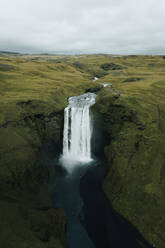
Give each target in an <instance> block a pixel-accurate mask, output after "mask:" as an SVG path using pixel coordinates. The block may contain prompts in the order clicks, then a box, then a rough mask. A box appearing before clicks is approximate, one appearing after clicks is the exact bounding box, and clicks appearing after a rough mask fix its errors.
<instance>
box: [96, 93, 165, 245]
mask: <svg viewBox="0 0 165 248" xmlns="http://www.w3.org/2000/svg"><path fill="white" fill-rule="evenodd" d="M138 104H140V102H138V99H137V102H136V104H134V103H133V102H132V101H131V99H130V98H128V97H125V96H124V95H123V96H122V95H121V97H120V98H118V99H116V98H115V96H114V94H113V93H110V92H109V89H105V90H104V91H102V93H100V95H99V97H98V99H97V103H96V105H95V106H94V107H93V111H94V113H95V115H96V116H97V118H101V119H102V121H103V123H102V125H103V127H104V132H105V133H106V135H105V136H106V139H107V137H109V138H108V139H109V144H108V145H106V146H105V147H104V153H105V158H106V161H107V176H106V178H105V181H104V191H105V193H106V194H107V196H108V197H109V199H110V201H111V202H112V205H113V207H114V208H115V209H116V210H117V211H118V212H119V213H120V214H121V215H122V216H124V217H125V218H126V219H128V220H129V221H130V222H131V223H132V224H133V225H134V226H135V227H137V229H138V230H139V231H140V232H141V233H142V234H143V236H144V237H145V238H146V239H147V240H148V241H149V242H150V243H151V244H152V245H155V247H161V248H163V247H164V238H163V237H164V226H165V218H164V216H165V212H164V211H165V210H164V206H165V197H164V187H165V180H164V179H165V178H164V159H165V157H164V151H163V149H164V138H165V136H164V127H163V125H164V119H163V117H164V116H163V114H164V113H163V111H164V110H163V109H162V108H160V109H159V107H158V106H155V107H154V109H152V113H151V112H150V113H149V112H147V111H146V109H139V108H138ZM160 113H161V114H160ZM160 115H161V118H160ZM106 142H107V141H106Z"/></svg>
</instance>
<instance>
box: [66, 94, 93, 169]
mask: <svg viewBox="0 0 165 248" xmlns="http://www.w3.org/2000/svg"><path fill="white" fill-rule="evenodd" d="M95 98H96V95H95V94H94V93H86V94H83V95H80V96H73V97H70V98H69V104H68V106H67V107H66V108H65V110H64V132H63V154H62V158H61V162H62V164H63V165H64V166H65V167H66V168H68V167H73V165H75V164H76V163H88V162H90V161H91V160H92V157H91V135H92V123H91V118H90V113H89V108H90V106H92V105H93V104H94V103H95Z"/></svg>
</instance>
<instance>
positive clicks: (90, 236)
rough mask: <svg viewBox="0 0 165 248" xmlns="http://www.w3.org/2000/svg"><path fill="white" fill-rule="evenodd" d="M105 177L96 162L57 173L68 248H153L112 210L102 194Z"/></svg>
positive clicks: (57, 201) (57, 193)
mask: <svg viewBox="0 0 165 248" xmlns="http://www.w3.org/2000/svg"><path fill="white" fill-rule="evenodd" d="M104 177H105V170H104V167H103V166H101V165H100V164H99V163H96V162H93V163H91V164H79V165H77V167H75V169H74V170H73V171H72V173H69V174H68V173H67V172H66V171H64V170H59V172H58V173H57V175H56V179H55V180H56V185H55V188H54V190H53V192H52V199H53V205H54V207H56V208H59V209H64V210H65V212H66V215H67V225H66V236H67V248H94V247H96V248H111V247H112V248H124V247H126V248H140V247H150V248H151V247H152V246H151V245H150V244H148V243H147V241H146V240H145V239H144V238H143V237H142V235H141V234H140V233H139V232H138V230H137V229H136V228H135V227H134V226H133V225H132V224H131V223H130V222H128V221H127V220H126V219H125V218H123V217H122V216H121V215H119V214H118V213H117V212H116V211H115V210H114V209H113V207H112V206H111V204H110V202H109V199H108V198H107V197H106V195H105V193H104V192H103V190H102V184H103V180H104Z"/></svg>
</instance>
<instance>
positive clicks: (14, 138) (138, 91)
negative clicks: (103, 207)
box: [0, 54, 165, 248]
mask: <svg viewBox="0 0 165 248" xmlns="http://www.w3.org/2000/svg"><path fill="white" fill-rule="evenodd" d="M164 69H165V60H164V58H163V57H161V56H155V57H154V56H117V57H114V56H110V55H81V56H46V55H45V56H43V55H26V56H21V55H13V56H12V55H10V56H9V55H7V54H0V204H1V205H0V210H1V211H0V221H1V223H2V224H1V227H0V244H1V246H3V247H4V248H5V247H6V248H10V247H11V248H12V247H18V248H19V247H21V248H22V247H32V248H33V247H44V248H45V247H51V248H53V247H56V248H58V247H59V248H60V247H65V214H64V213H63V212H62V211H60V210H55V209H54V208H52V205H51V200H50V187H51V185H50V184H51V183H50V181H51V178H53V176H51V175H54V173H56V171H55V170H54V164H55V163H56V161H55V160H54V162H52V161H53V158H54V157H53V155H52V154H54V156H55V155H56V154H59V152H60V149H61V141H62V129H63V109H64V108H65V106H66V105H67V98H68V97H69V96H73V95H79V94H82V93H84V92H85V91H86V90H87V89H90V88H93V87H95V88H97V89H98V86H100V83H102V82H105V83H112V87H109V86H107V87H106V88H104V89H101V90H100V91H98V93H97V94H98V97H97V102H96V105H95V106H93V111H94V113H95V114H96V115H98V116H99V118H101V120H102V123H103V127H104V132H105V133H106V135H107V138H106V146H105V148H104V153H105V157H106V161H107V172H108V173H107V177H106V179H105V183H104V191H105V192H106V194H107V196H108V197H109V199H110V200H111V202H112V204H113V207H114V208H115V209H116V210H117V211H118V212H119V213H121V214H122V215H123V216H124V217H126V218H127V219H128V220H130V222H131V223H133V224H134V225H135V226H136V227H137V228H138V230H139V231H140V232H141V233H142V235H143V236H144V237H145V238H146V239H147V240H148V241H150V243H152V244H155V246H156V247H158V248H164V245H165V243H164V242H165V241H164V239H165V229H164V227H165V217H164V216H165V212H164V209H165V208H164V206H165V195H164V188H165V153H164V147H165V141H164V140H165V128H164V127H165V111H164V110H165V106H164V105H165V101H164V94H165V81H164V80H165V74H164ZM94 76H98V77H99V80H98V81H97V82H93V80H92V79H93V77H94ZM119 92H120V94H119ZM45 154H47V156H45ZM45 157H46V158H45Z"/></svg>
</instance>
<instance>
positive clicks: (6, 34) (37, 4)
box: [0, 0, 165, 54]
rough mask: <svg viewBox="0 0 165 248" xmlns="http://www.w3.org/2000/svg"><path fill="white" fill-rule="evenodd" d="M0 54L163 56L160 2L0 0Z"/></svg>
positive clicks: (163, 3) (164, 23)
mask: <svg viewBox="0 0 165 248" xmlns="http://www.w3.org/2000/svg"><path fill="white" fill-rule="evenodd" d="M0 50H9V51H22V52H56V51H64V52H89V53H95V52H101V53H102V52H103V53H112V54H165V0H0Z"/></svg>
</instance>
